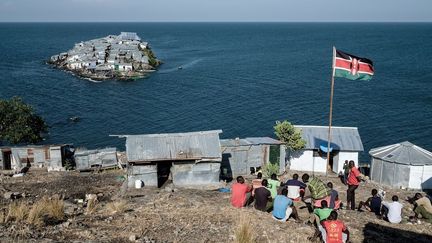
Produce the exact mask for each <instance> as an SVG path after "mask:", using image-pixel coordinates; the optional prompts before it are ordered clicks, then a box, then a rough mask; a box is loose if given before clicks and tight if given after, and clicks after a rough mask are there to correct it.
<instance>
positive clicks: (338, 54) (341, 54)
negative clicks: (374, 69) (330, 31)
mask: <svg viewBox="0 0 432 243" xmlns="http://www.w3.org/2000/svg"><path fill="white" fill-rule="evenodd" d="M336 57H340V58H343V59H347V60H349V59H350V57H351V58H355V59H357V60H359V61H361V62H365V63H368V64H370V65H371V66H373V62H372V61H371V60H370V59H367V58H364V57H358V56H354V55H351V54H348V53H346V52H343V51H340V50H336Z"/></svg>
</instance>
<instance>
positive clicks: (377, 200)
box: [358, 189, 381, 216]
mask: <svg viewBox="0 0 432 243" xmlns="http://www.w3.org/2000/svg"><path fill="white" fill-rule="evenodd" d="M371 194H372V197H369V198H368V199H367V200H366V202H363V201H360V203H359V206H358V211H360V212H361V211H362V208H363V207H364V208H366V210H368V211H369V212H373V213H375V215H377V216H380V215H381V197H380V196H378V191H377V189H372V191H371Z"/></svg>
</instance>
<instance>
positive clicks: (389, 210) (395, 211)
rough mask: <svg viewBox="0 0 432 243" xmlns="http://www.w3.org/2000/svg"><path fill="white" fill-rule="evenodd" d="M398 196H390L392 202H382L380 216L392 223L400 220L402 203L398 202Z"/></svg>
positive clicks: (397, 222)
mask: <svg viewBox="0 0 432 243" xmlns="http://www.w3.org/2000/svg"><path fill="white" fill-rule="evenodd" d="M398 201H399V198H398V196H396V195H394V196H393V197H392V202H391V203H389V202H383V203H382V208H381V212H382V216H383V218H384V220H386V221H389V222H390V223H392V224H399V223H400V222H401V221H402V208H403V205H402V204H401V203H399V202H398Z"/></svg>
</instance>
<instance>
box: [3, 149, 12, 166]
mask: <svg viewBox="0 0 432 243" xmlns="http://www.w3.org/2000/svg"><path fill="white" fill-rule="evenodd" d="M2 153H3V169H4V170H12V164H11V156H12V151H11V150H4V151H2Z"/></svg>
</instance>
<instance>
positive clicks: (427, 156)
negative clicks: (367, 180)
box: [369, 142, 432, 190]
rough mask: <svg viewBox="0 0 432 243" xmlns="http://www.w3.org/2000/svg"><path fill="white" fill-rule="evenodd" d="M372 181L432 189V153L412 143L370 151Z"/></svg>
mask: <svg viewBox="0 0 432 243" xmlns="http://www.w3.org/2000/svg"><path fill="white" fill-rule="evenodd" d="M369 154H370V155H371V156H372V161H371V173H370V176H371V179H372V180H373V181H376V182H378V183H381V184H384V185H388V186H392V187H403V188H412V189H423V190H425V189H432V152H429V151H427V150H425V149H422V148H420V147H418V146H416V145H414V144H412V143H410V142H402V143H397V144H393V145H388V146H384V147H379V148H374V149H371V150H370V151H369Z"/></svg>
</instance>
